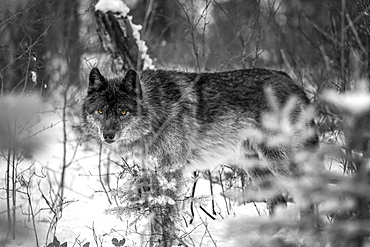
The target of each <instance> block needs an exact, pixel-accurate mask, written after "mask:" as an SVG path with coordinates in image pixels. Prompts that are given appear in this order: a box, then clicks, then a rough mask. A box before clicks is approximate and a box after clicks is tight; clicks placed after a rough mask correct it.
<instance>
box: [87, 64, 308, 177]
mask: <svg viewBox="0 0 370 247" xmlns="http://www.w3.org/2000/svg"><path fill="white" fill-rule="evenodd" d="M267 89H270V91H271V92H273V95H274V98H275V99H276V103H277V104H279V105H280V106H284V105H285V103H287V102H288V100H289V99H290V98H291V97H295V104H296V106H295V107H294V108H293V110H292V112H291V113H290V114H291V119H292V121H293V122H294V121H298V119H299V116H300V115H301V113H302V112H303V111H304V109H305V108H306V107H307V106H308V105H309V100H308V99H307V96H306V94H305V92H304V90H303V89H302V88H301V87H300V86H298V85H297V84H296V83H294V81H293V80H292V79H291V78H290V77H289V76H288V75H287V74H285V73H283V72H279V71H273V70H266V69H246V70H236V71H228V72H216V73H187V72H179V71H165V70H156V71H153V70H147V71H143V72H141V73H136V72H135V71H133V70H130V71H129V72H127V74H126V75H125V76H122V77H116V78H111V79H108V78H105V77H103V76H102V75H101V74H100V72H99V70H98V69H96V68H94V69H93V70H92V71H91V73H90V76H89V89H88V94H87V97H86V98H85V100H84V102H83V128H84V129H85V130H86V131H87V132H89V133H90V134H92V135H93V136H95V137H96V138H98V139H100V140H102V141H103V142H105V143H108V144H111V145H118V146H119V148H120V149H121V150H122V151H129V152H133V153H135V154H138V155H139V156H146V155H150V156H153V157H155V158H157V159H158V162H159V163H160V164H163V165H166V166H167V165H168V166H176V167H179V166H185V167H189V168H192V169H194V168H195V169H202V168H210V167H214V166H216V165H219V164H225V163H230V162H233V163H238V162H240V163H242V162H244V161H245V160H246V157H250V156H251V155H252V156H253V155H258V157H260V158H262V159H265V160H267V162H268V164H269V169H270V170H271V172H273V173H275V174H281V175H287V174H292V173H294V172H293V171H292V169H291V162H290V158H291V157H289V152H288V150H286V149H285V148H284V147H268V145H266V144H265V143H264V142H261V141H256V140H255V139H254V137H253V136H255V135H254V134H253V133H255V132H256V131H257V132H258V131H260V132H262V133H264V135H266V137H267V138H265V140H267V139H268V138H270V137H271V138H273V137H274V133H273V132H271V131H270V130H268V129H266V128H264V127H263V126H262V120H261V119H262V115H263V113H264V112H268V111H271V110H272V109H274V108H276V106H273V105H271V104H273V101H271V100H268V96H267V94H266V91H267ZM99 110H102V113H99V112H98V111H99ZM122 111H124V112H122ZM122 113H124V114H122ZM296 136H297V138H296V139H295V140H294V141H295V143H294V146H295V147H296V148H297V149H299V148H303V147H304V145H305V142H306V140H302V139H301V138H300V136H301V133H298V132H297V134H296Z"/></svg>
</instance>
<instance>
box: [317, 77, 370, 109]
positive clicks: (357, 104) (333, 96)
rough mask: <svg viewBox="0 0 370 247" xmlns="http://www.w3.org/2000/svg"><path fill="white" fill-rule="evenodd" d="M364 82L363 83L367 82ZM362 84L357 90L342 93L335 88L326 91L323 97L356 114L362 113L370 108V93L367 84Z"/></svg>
mask: <svg viewBox="0 0 370 247" xmlns="http://www.w3.org/2000/svg"><path fill="white" fill-rule="evenodd" d="M365 83H366V82H364V83H363V84H365ZM359 84H360V86H359V88H358V89H357V90H354V91H349V92H346V93H344V94H340V93H339V92H337V91H335V90H328V91H326V92H324V94H323V99H325V100H326V101H328V102H329V103H332V104H334V105H335V106H337V107H338V108H340V109H342V110H344V111H346V112H348V113H351V114H355V115H360V114H362V113H365V112H366V111H368V110H370V94H369V92H368V90H367V86H366V87H364V86H362V83H359Z"/></svg>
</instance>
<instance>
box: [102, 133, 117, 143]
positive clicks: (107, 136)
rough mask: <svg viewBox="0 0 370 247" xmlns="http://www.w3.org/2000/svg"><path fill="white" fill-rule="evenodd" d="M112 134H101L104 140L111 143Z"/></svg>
mask: <svg viewBox="0 0 370 247" xmlns="http://www.w3.org/2000/svg"><path fill="white" fill-rule="evenodd" d="M114 136H115V135H114V132H107V133H104V134H103V137H104V140H106V141H111V140H113V139H114Z"/></svg>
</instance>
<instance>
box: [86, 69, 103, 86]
mask: <svg viewBox="0 0 370 247" xmlns="http://www.w3.org/2000/svg"><path fill="white" fill-rule="evenodd" d="M105 84H106V81H105V79H104V77H103V76H102V75H101V74H100V71H99V70H98V68H93V69H92V70H91V71H90V75H89V89H88V91H99V90H100V89H102V88H103V87H104V86H105Z"/></svg>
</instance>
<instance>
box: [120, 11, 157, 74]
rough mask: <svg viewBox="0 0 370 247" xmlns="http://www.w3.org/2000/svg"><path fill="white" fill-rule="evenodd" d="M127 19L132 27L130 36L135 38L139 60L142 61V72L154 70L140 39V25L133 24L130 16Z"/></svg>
mask: <svg viewBox="0 0 370 247" xmlns="http://www.w3.org/2000/svg"><path fill="white" fill-rule="evenodd" d="M127 19H128V20H129V21H130V24H131V27H132V35H133V37H134V38H135V41H136V44H137V46H138V49H139V52H140V53H141V58H142V59H143V62H144V64H143V70H146V69H154V68H155V67H154V64H153V60H152V59H151V58H150V56H149V55H148V53H147V52H148V47H147V46H146V44H145V41H143V40H141V39H140V32H139V31H140V30H141V29H142V26H141V25H137V24H134V23H133V22H132V16H127Z"/></svg>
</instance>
